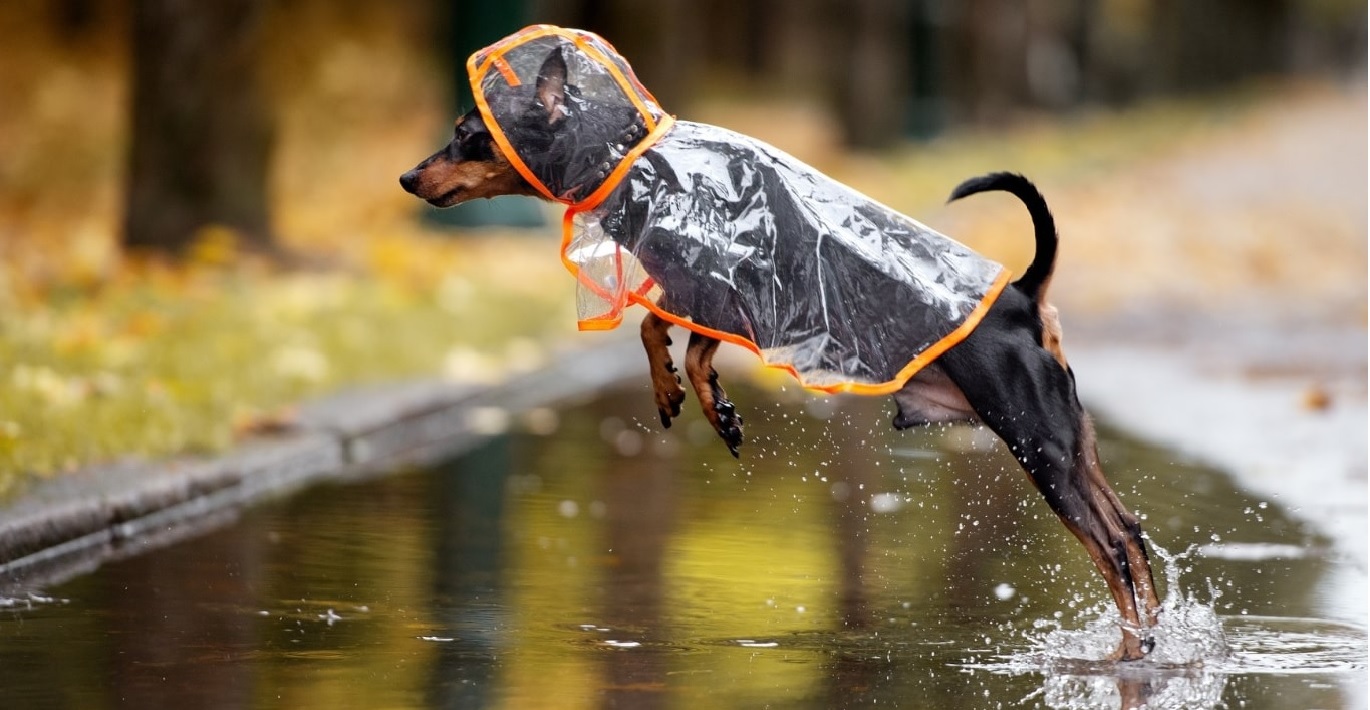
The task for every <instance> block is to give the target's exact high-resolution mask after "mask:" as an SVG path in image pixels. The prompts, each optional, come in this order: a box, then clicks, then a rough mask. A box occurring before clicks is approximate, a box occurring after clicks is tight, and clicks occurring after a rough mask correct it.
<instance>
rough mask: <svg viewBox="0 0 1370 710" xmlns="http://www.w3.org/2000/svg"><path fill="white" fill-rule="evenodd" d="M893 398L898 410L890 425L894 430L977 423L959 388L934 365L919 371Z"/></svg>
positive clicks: (977, 418) (977, 416)
mask: <svg viewBox="0 0 1370 710" xmlns="http://www.w3.org/2000/svg"><path fill="white" fill-rule="evenodd" d="M893 396H894V403H895V405H896V406H897V407H898V408H899V411H898V413H897V414H895V416H894V422H893V423H894V428H896V429H908V428H910V427H915V426H925V425H928V424H941V423H949V422H978V421H980V416H979V415H978V414H976V413H975V410H974V409H972V408H971V406H970V402H968V401H967V400H966V395H965V394H963V393H962V392H961V388H960V387H957V386H956V383H954V382H952V381H951V378H950V377H947V373H946V372H944V371H943V370H942V368H941V367H940V366H938V365H937V364H936V363H933V364H931V365H929V366H927V367H925V368H923V369H922V370H919V371H918V374H916V375H914V376H913V377H912V378H910V379H909V381H908V382H906V383H905V384H904V387H903V388H902V389H900V390H898V391H897V392H895V393H894V395H893Z"/></svg>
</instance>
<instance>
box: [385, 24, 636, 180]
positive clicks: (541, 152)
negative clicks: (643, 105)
mask: <svg viewBox="0 0 1370 710" xmlns="http://www.w3.org/2000/svg"><path fill="white" fill-rule="evenodd" d="M562 51H563V50H562V49H561V48H560V47H558V48H555V49H552V50H551V51H550V52H548V53H547V55H546V57H545V58H544V59H543V61H542V65H541V68H540V69H539V70H538V74H537V80H536V82H534V83H533V84H532V85H531V86H530V85H528V84H520V85H517V86H511V87H508V88H506V89H505V90H502V91H500V92H498V93H495V94H487V95H486V96H485V98H486V101H487V106H488V108H489V110H490V113H491V114H492V115H493V116H496V117H499V118H498V120H500V121H501V124H500V129H501V130H502V133H503V134H504V136H505V137H506V138H507V139H508V141H510V143H512V144H513V145H514V146H515V150H517V151H518V153H519V156H521V157H522V160H523V164H524V165H526V166H527V169H528V170H529V171H530V172H532V173H533V174H534V175H535V176H536V177H537V178H538V179H539V181H540V182H541V183H542V186H543V187H544V188H546V190H547V192H551V193H552V194H556V195H558V196H561V195H566V196H570V195H574V194H584V190H583V186H581V185H573V184H572V185H568V184H566V183H567V182H568V179H569V178H568V176H589V177H593V176H596V175H597V172H596V169H597V165H595V163H599V162H603V161H604V160H607V159H609V158H610V157H611V156H609V151H611V150H613V149H614V147H615V146H617V149H618V150H622V144H623V143H624V142H632V141H634V140H637V139H640V138H642V137H644V136H645V135H646V131H645V129H643V128H642V125H643V124H642V121H641V120H640V119H639V118H637V117H636V114H635V112H634V111H632V110H631V109H625V108H624V107H621V106H612V105H606V104H604V103H603V102H597V101H593V100H590V99H587V98H585V97H583V96H582V95H581V92H580V90H579V89H578V87H576V86H575V85H572V84H569V83H568V82H567V73H568V72H567V63H566V58H565V57H564V56H563V54H562ZM489 120H490V119H489V118H488V117H487V116H485V115H483V114H482V112H481V111H480V110H479V109H472V110H470V111H469V112H467V113H466V115H464V116H462V117H461V118H460V119H458V120H457V124H456V130H455V135H454V136H453V138H452V141H451V142H450V143H448V144H447V147H445V148H443V149H442V150H440V151H438V152H437V153H434V154H433V155H431V156H429V157H428V158H427V159H426V160H424V161H423V162H422V163H419V164H418V165H417V166H415V167H414V169H413V170H410V171H409V172H406V173H405V174H404V175H401V176H400V185H401V186H402V187H403V188H404V189H405V190H406V191H408V192H410V193H412V194H414V195H417V196H418V197H421V198H423V199H424V200H427V201H428V202H429V203H430V204H432V205H434V206H436V207H451V206H452V205H456V204H459V203H462V202H465V201H467V200H471V199H475V198H478V197H487V198H488V197H497V196H499V195H535V196H539V195H540V196H544V197H545V196H546V194H545V193H544V192H543V191H541V190H539V189H537V188H536V187H534V185H532V184H531V183H530V182H529V181H528V180H527V179H525V177H524V175H523V173H521V172H520V171H519V170H518V169H517V168H516V167H515V166H514V164H513V162H512V161H511V160H510V156H508V155H506V154H505V152H504V150H503V149H502V148H501V147H500V142H499V141H496V140H495V137H494V135H492V133H491V130H490V126H488V125H487V121H489ZM601 134H602V135H601ZM598 177H600V178H601V179H602V177H603V176H602V175H599V176H598Z"/></svg>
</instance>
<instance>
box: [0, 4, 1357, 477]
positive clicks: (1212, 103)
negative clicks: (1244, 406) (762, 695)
mask: <svg viewBox="0 0 1370 710" xmlns="http://www.w3.org/2000/svg"><path fill="white" fill-rule="evenodd" d="M225 6H233V7H235V8H240V9H241V11H242V12H243V13H246V14H245V16H246V17H248V18H249V20H248V21H246V22H245V23H241V24H240V25H238V26H235V29H231V30H230V29H225V30H224V31H223V32H222V33H220V34H221V35H222V36H221V37H219V38H218V39H215V42H219V41H222V42H226V43H232V42H245V41H248V40H250V42H251V47H252V48H253V49H252V51H251V52H250V60H251V61H250V64H251V67H252V71H251V77H250V78H251V79H252V81H250V82H248V83H250V84H251V85H252V88H253V90H254V91H256V92H258V93H259V94H260V97H261V102H262V105H263V106H264V107H265V116H266V121H267V124H268V126H269V130H268V131H266V133H265V136H264V137H262V138H260V139H258V140H260V141H264V143H263V144H262V145H258V146H255V147H254V146H248V147H249V148H253V149H261V150H265V151H266V152H265V154H266V155H267V156H268V159H267V161H266V169H265V171H264V173H263V174H262V176H261V179H260V180H259V181H258V182H260V184H258V185H251V186H249V187H247V188H245V189H246V190H247V191H254V190H255V191H259V192H260V193H261V195H262V197H263V199H264V202H265V205H266V210H267V216H268V221H267V226H266V227H265V229H263V230H262V231H263V234H259V235H258V234H248V233H247V232H248V231H250V230H245V229H244V228H243V227H241V226H239V225H236V224H234V223H231V220H228V222H230V223H224V222H219V221H216V220H215V219H213V218H212V216H211V218H209V219H205V220H202V221H201V222H200V223H198V224H196V225H194V227H193V229H189V230H185V233H184V234H180V235H177V236H176V238H177V239H179V240H180V241H179V242H178V243H177V245H173V246H171V247H169V248H165V249H159V248H155V247H154V248H151V249H147V248H144V249H140V250H137V251H136V252H135V251H131V250H129V249H126V248H125V245H127V244H129V243H130V238H131V236H134V237H136V236H138V235H137V234H133V235H131V234H130V232H137V231H138V229H139V227H138V225H137V224H136V223H131V222H130V219H129V195H130V193H131V190H132V188H131V185H132V184H133V183H136V182H137V181H138V180H140V179H145V178H140V177H139V173H137V171H136V170H134V169H133V168H132V166H131V163H130V158H129V156H130V155H131V154H133V153H134V152H135V149H136V148H137V145H136V144H138V143H139V142H143V143H146V142H148V141H156V140H158V135H159V131H158V129H159V127H158V126H157V125H155V124H154V125H152V126H151V127H150V128H147V127H145V128H144V129H143V130H141V131H140V130H136V128H135V119H134V115H135V114H136V113H137V111H138V107H137V104H138V102H139V101H149V100H153V101H161V102H163V103H166V104H169V105H170V106H171V107H172V108H173V109H174V108H175V107H176V106H177V103H176V102H177V99H178V95H177V94H176V93H175V92H172V93H171V94H170V95H161V96H155V97H154V98H153V99H147V98H143V99H137V98H135V96H136V91H135V88H136V87H135V84H134V81H133V78H132V77H134V76H138V75H139V74H138V73H137V69H138V67H137V66H136V65H137V63H138V62H139V61H143V62H149V61H161V62H170V63H171V65H172V66H175V65H176V56H175V55H174V51H178V50H174V49H166V48H161V50H160V51H162V54H160V55H159V54H157V53H156V52H149V48H148V47H141V49H140V47H138V46H136V44H135V40H134V37H138V36H143V35H140V34H139V31H138V27H139V26H140V25H139V22H140V21H141V20H139V18H140V17H146V16H148V13H160V16H161V17H163V18H164V19H167V18H169V19H168V20H167V21H169V22H170V23H171V24H170V26H171V27H172V28H173V30H174V28H175V27H177V24H176V23H177V22H183V23H190V22H192V21H203V19H204V18H200V20H196V19H195V17H194V16H195V15H196V13H197V12H201V11H202V10H197V8H203V6H201V5H200V4H198V3H195V2H184V1H178V0H19V1H17V2H10V3H5V4H4V5H3V6H0V36H3V37H5V38H7V39H6V46H5V49H4V51H3V53H0V254H3V258H0V312H3V313H4V318H3V319H0V492H4V491H10V492H13V491H16V490H20V489H22V483H23V482H24V481H25V480H29V477H30V476H33V475H48V474H51V473H52V472H56V471H63V470H71V469H73V468H76V467H79V466H81V465H84V464H88V463H90V462H96V461H102V460H108V459H111V458H115V457H119V456H124V455H164V454H168V453H176V452H185V451H214V450H219V449H222V448H224V447H226V446H228V445H230V444H231V443H232V442H233V441H234V440H235V439H236V438H237V437H239V436H242V435H244V434H247V433H251V432H254V431H259V430H263V429H270V428H272V427H275V426H280V425H288V424H289V419H290V412H289V405H290V404H291V403H292V402H296V401H298V400H299V399H300V398H303V397H307V396H309V395H312V394H316V393H319V392H323V391H327V390H329V389H333V388H336V387H338V386H342V385H345V384H348V383H355V382H361V381H368V380H377V379H388V378H396V377H403V376H410V375H419V374H434V373H442V374H446V375H447V376H450V377H453V378H459V379H484V380H491V379H496V378H498V377H501V376H504V375H505V374H507V373H509V372H511V371H512V372H517V371H519V370H520V369H524V368H528V367H534V366H536V364H537V363H538V362H539V361H540V360H542V359H545V358H547V357H552V356H553V355H552V354H551V353H553V352H554V351H555V349H556V348H558V347H561V346H562V344H563V343H564V342H566V341H567V340H569V338H570V336H571V334H572V332H573V330H574V326H573V323H574V317H573V314H572V308H573V305H574V304H573V300H574V299H573V297H572V288H573V284H572V282H571V280H570V279H569V278H567V277H565V276H564V275H562V274H561V273H560V270H561V267H560V264H559V263H558V259H557V258H556V256H555V250H556V246H555V244H556V242H555V239H556V237H555V234H554V232H555V226H554V225H555V224H556V219H555V217H556V215H555V212H557V210H552V212H551V213H549V219H548V221H547V224H548V226H545V227H543V228H541V229H532V230H522V229H512V228H509V227H501V226H499V224H498V223H499V222H500V221H501V220H500V219H499V214H498V212H496V214H495V218H494V219H493V220H489V219H488V217H487V216H481V215H476V216H474V217H469V218H467V219H465V220H458V222H463V221H464V222H465V223H468V224H469V223H470V222H472V221H481V220H486V221H493V222H494V223H493V224H487V225H484V226H479V227H473V226H452V224H451V222H452V221H451V220H441V219H435V218H434V217H433V215H432V211H431V210H429V209H428V208H427V207H426V206H423V205H422V204H421V203H418V202H417V201H416V200H414V199H413V198H412V197H411V196H409V195H406V194H405V193H403V192H402V191H401V190H400V189H399V188H398V186H397V184H396V178H397V176H398V175H399V173H400V172H402V171H403V170H405V169H407V168H408V167H411V166H412V165H413V164H414V163H416V162H418V161H419V160H420V159H422V158H423V157H424V156H426V155H428V154H429V153H431V152H432V151H433V150H435V149H437V148H438V147H440V146H441V145H442V144H443V143H444V142H445V140H446V138H445V135H446V134H447V133H449V132H450V125H451V121H452V120H453V118H455V117H456V116H457V115H459V113H460V111H461V110H462V109H463V108H465V107H467V106H469V101H467V100H466V99H464V98H463V95H462V87H463V82H464V78H463V77H462V76H461V73H460V64H461V61H463V60H464V58H465V56H466V54H467V53H468V52H469V51H470V50H471V49H474V48H476V47H479V46H483V45H484V44H488V43H489V42H492V41H494V40H495V39H498V38H499V37H500V36H503V35H504V34H506V33H507V32H509V31H511V30H513V29H517V28H518V27H520V26H522V25H523V24H525V23H527V22H532V21H546V22H554V23H559V24H566V25H572V26H580V27H584V28H586V29H591V30H596V31H599V32H601V33H602V34H604V35H605V36H606V37H608V38H609V39H610V41H612V42H614V43H615V45H616V46H617V47H618V48H619V49H620V50H621V51H622V52H623V53H624V54H625V55H626V56H627V57H628V58H629V59H630V60H631V61H633V62H634V65H635V67H636V69H637V71H638V73H639V75H640V76H641V78H642V79H643V82H644V83H645V84H646V85H647V86H648V87H651V88H652V90H653V91H654V92H655V93H656V94H657V96H658V98H660V99H661V100H662V102H663V104H664V105H665V106H666V108H667V109H668V110H670V111H672V112H674V113H676V114H678V115H679V116H680V117H681V118H686V119H692V120H703V121H708V122H713V123H718V124H721V125H725V126H728V127H730V128H734V129H737V130H741V131H743V132H745V133H750V134H753V135H756V136H759V137H761V138H763V139H766V140H769V141H771V142H774V143H776V144H777V145H779V146H780V147H782V148H784V149H785V150H788V151H790V152H792V153H794V154H796V155H797V156H799V157H800V158H802V159H804V160H806V161H809V162H811V163H813V164H815V165H816V166H818V167H820V168H821V169H823V170H825V171H828V172H830V173H832V174H833V175H835V176H836V177H838V178H839V179H842V180H844V181H847V182H849V183H851V184H853V185H855V186H856V187H858V188H859V189H862V190H863V191H866V192H868V193H869V194H871V195H872V196H874V197H876V198H877V199H879V200H881V201H884V202H886V203H888V204H890V205H892V206H894V207H896V208H898V209H900V210H902V211H905V212H907V213H909V214H912V215H914V216H916V217H917V218H919V219H920V220H923V221H926V222H928V223H930V224H931V225H933V226H934V227H937V228H938V229H941V230H942V231H947V232H949V233H951V234H953V235H955V236H957V237H958V238H960V239H962V240H963V241H966V242H967V243H969V244H970V245H971V246H973V247H975V248H977V249H980V250H982V251H985V252H986V253H988V254H990V255H991V256H993V257H994V258H997V259H1000V260H1002V261H1004V262H1005V263H1007V264H1009V265H1010V266H1011V267H1015V268H1017V267H1020V266H1021V265H1022V264H1024V263H1026V261H1027V260H1028V259H1030V257H1031V249H1032V245H1031V240H1030V238H1029V237H1028V235H1029V234H1030V228H1029V226H1028V222H1027V218H1026V215H1023V214H1020V212H1021V208H1019V207H1017V206H1016V205H1014V204H1012V203H1011V201H999V200H998V198H992V197H986V198H977V200H976V201H974V204H973V205H972V204H968V205H957V206H955V207H952V208H944V207H942V206H941V204H942V200H943V199H944V196H945V195H946V194H947V192H948V191H949V190H950V188H951V187H952V186H954V185H955V184H956V183H957V182H959V181H960V180H961V179H963V178H965V177H968V176H970V175H973V174H977V173H981V172H985V171H988V170H999V169H1010V170H1017V171H1021V172H1025V173H1027V174H1029V175H1030V176H1031V177H1033V178H1034V179H1036V180H1037V181H1039V183H1041V185H1042V186H1043V188H1044V190H1045V192H1046V194H1047V197H1048V199H1049V201H1051V203H1052V204H1053V206H1054V207H1055V209H1056V211H1057V215H1058V219H1059V220H1060V223H1061V228H1062V232H1063V239H1064V240H1065V241H1064V244H1065V247H1064V250H1063V255H1062V268H1061V270H1060V272H1059V273H1060V278H1059V279H1058V280H1057V282H1056V283H1057V287H1056V289H1055V292H1054V296H1055V297H1056V300H1058V301H1060V302H1062V305H1063V307H1065V308H1066V309H1067V315H1068V318H1069V314H1070V313H1071V309H1074V311H1075V312H1077V313H1080V314H1082V315H1085V316H1087V317H1093V318H1098V319H1102V320H1109V319H1113V320H1117V319H1119V318H1124V317H1127V316H1128V314H1136V313H1138V312H1143V311H1144V312H1147V313H1149V314H1151V317H1152V318H1153V319H1154V318H1156V317H1158V316H1157V314H1161V316H1160V317H1164V315H1165V314H1170V313H1180V312H1183V311H1185V310H1186V309H1193V308H1206V309H1212V308H1214V307H1220V308H1230V309H1232V310H1233V311H1234V312H1240V311H1250V310H1253V309H1259V310H1272V309H1275V310H1279V309H1283V311H1282V312H1284V313H1285V315H1284V316H1282V317H1289V318H1304V317H1309V316H1310V314H1312V317H1317V318H1328V319H1332V320H1336V321H1339V322H1347V323H1351V324H1354V325H1358V326H1361V327H1363V325H1364V321H1365V299H1364V296H1365V269H1364V266H1365V207H1364V200H1365V174H1364V173H1365V91H1364V83H1365V79H1364V77H1365V28H1366V22H1365V20H1366V17H1365V12H1366V10H1365V7H1364V5H1363V4H1361V3H1356V2H1349V1H1346V0H1261V1H1260V2H1252V1H1249V0H1205V1H1204V2H1184V1H1181V0H1034V1H1031V2H1029V1H1026V0H1023V1H1016V2H1015V1H1011V0H975V1H974V2H970V1H967V2H950V1H938V0H910V1H907V2H894V1H880V0H862V1H861V2H855V3H837V2H831V1H829V0H804V1H802V2H794V3H780V2H778V1H777V0H770V1H762V0H751V1H749V2H740V3H735V2H734V3H723V2H697V3H691V2H684V1H683V0H672V1H670V2H660V3H653V4H642V3H631V2H626V1H621V2H613V1H608V0H605V1H600V2H591V1H589V0H585V1H582V2H552V1H550V0H549V1H545V2H525V3H500V4H476V3H469V2H444V1H440V0H405V1H403V2H386V3H379V2H364V1H361V0H349V1H336V2H334V1H325V0H278V1H276V2H270V1H268V0H231V2H226V3H225ZM140 13H142V14H140ZM173 36H175V32H174V31H173ZM211 36H215V35H213V33H211ZM244 38H246V39H244ZM211 44H212V43H211ZM209 49H211V50H212V49H213V47H210V48H209ZM229 49H232V47H229ZM239 49H241V47H239ZM179 51H184V50H179ZM168 53H170V54H168ZM149 57H151V58H149ZM180 79H181V80H182V81H190V82H192V83H193V82H194V81H195V79H196V77H195V76H193V75H191V76H188V77H187V76H182V77H180ZM211 93H212V92H211ZM227 93H230V92H228V91H227V89H226V90H225V94H227ZM216 100H217V99H216V98H215V97H213V96H211V98H210V99H209V100H208V101H209V103H210V104H211V105H210V106H209V107H208V108H207V109H206V107H203V106H202V107H200V108H199V110H201V111H202V112H204V111H207V112H208V113H211V114H212V113H213V112H214V111H215V110H216V109H215V107H214V106H213V105H212V104H213V103H214V101H216ZM223 100H224V101H227V102H230V103H231V102H232V101H233V97H232V96H225V97H224V98H223ZM464 101H466V103H463V102H464ZM186 110H187V111H190V109H186ZM228 110H229V109H225V111H226V112H227V111H228ZM192 123H193V120H192ZM229 147H230V148H232V146H229ZM182 154H184V156H185V159H186V161H188V162H190V163H194V162H195V161H197V160H207V159H206V158H204V157H203V156H200V155H197V154H196V152H195V151H185V150H183V151H182ZM206 154H211V153H210V152H209V151H206ZM211 162H212V161H211ZM1214 166H1217V167H1216V168H1215V167H1214ZM207 170H208V172H210V173H212V172H213V165H210V166H209V167H208V168H207ZM167 207H168V210H170V209H171V207H172V205H168V206H167ZM542 210H543V208H541V207H540V208H537V209H536V210H534V214H535V216H536V214H538V213H540V211H542ZM134 222H136V220H134ZM253 239H264V240H267V241H269V242H271V243H272V244H274V245H277V246H278V247H279V248H280V251H278V252H269V253H266V254H262V253H260V252H255V251H254V252H248V251H245V250H244V246H245V245H247V244H248V243H250V242H251V241H252V240H253ZM282 255H284V256H282ZM584 337H585V338H593V337H595V336H584Z"/></svg>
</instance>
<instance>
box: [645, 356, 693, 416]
mask: <svg viewBox="0 0 1370 710" xmlns="http://www.w3.org/2000/svg"><path fill="white" fill-rule="evenodd" d="M675 372H676V369H675V367H674V366H672V365H671V364H670V363H667V364H666V372H665V373H660V374H658V375H654V376H653V377H652V393H653V396H654V397H655V398H656V411H657V413H658V414H660V415H661V426H663V427H665V428H667V429H670V428H671V420H672V419H674V418H676V417H678V416H680V405H681V404H683V403H684V402H685V390H684V388H682V387H681V386H680V375H677V374H675Z"/></svg>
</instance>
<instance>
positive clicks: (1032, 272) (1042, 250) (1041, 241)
mask: <svg viewBox="0 0 1370 710" xmlns="http://www.w3.org/2000/svg"><path fill="white" fill-rule="evenodd" d="M994 190H1002V191H1004V192H1007V193H1010V194H1012V195H1013V196H1014V197H1017V198H1018V199H1020V200H1022V201H1023V204H1024V205H1027V209H1028V214H1029V215H1031V216H1032V227H1033V232H1034V234H1035V235H1036V237H1037V254H1036V255H1035V256H1033V257H1032V263H1031V264H1029V265H1028V267H1027V271H1024V272H1023V275H1022V276H1021V277H1019V278H1018V280H1017V281H1015V282H1013V284H1014V285H1015V286H1017V287H1018V289H1019V290H1020V291H1022V292H1023V293H1024V294H1026V295H1027V296H1028V297H1029V298H1031V299H1032V300H1034V301H1036V300H1038V299H1039V298H1040V297H1041V296H1042V294H1043V293H1044V292H1045V291H1046V286H1047V284H1048V283H1049V282H1050V281H1051V274H1052V271H1053V270H1054V269H1055V268H1056V242H1057V236H1056V220H1055V219H1053V218H1052V216H1051V210H1049V209H1047V201H1046V199H1045V198H1043V197H1042V193H1040V192H1038V191H1037V186H1035V185H1033V184H1032V182H1031V181H1030V180H1028V179H1027V178H1025V177H1023V176H1022V175H1019V174H1017V173H990V174H988V175H981V176H980V177H974V178H971V179H969V180H967V181H965V182H963V183H961V184H960V185H957V186H956V189H955V190H952V192H951V197H950V198H948V200H947V201H948V202H951V201H952V200H959V199H961V198H962V197H966V196H968V195H974V194H976V193H979V192H991V191H994Z"/></svg>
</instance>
